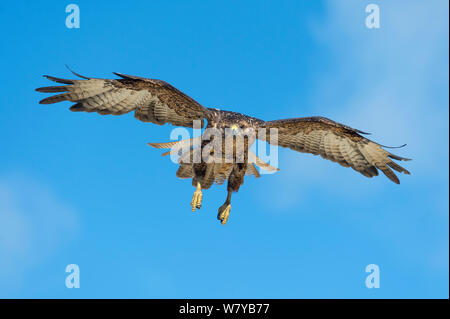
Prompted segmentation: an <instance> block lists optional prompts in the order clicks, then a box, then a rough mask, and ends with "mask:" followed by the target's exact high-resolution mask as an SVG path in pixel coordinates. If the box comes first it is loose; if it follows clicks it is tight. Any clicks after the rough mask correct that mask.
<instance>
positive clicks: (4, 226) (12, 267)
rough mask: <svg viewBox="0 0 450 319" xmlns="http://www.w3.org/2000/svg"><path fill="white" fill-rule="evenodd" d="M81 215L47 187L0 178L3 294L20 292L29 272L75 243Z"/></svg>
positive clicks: (20, 177)
mask: <svg viewBox="0 0 450 319" xmlns="http://www.w3.org/2000/svg"><path fill="white" fill-rule="evenodd" d="M77 230H78V220H77V214H76V212H75V211H74V209H73V208H71V207H69V206H68V205H66V204H64V203H62V202H61V200H59V199H58V198H57V197H56V196H55V194H54V193H53V192H52V191H51V190H49V189H48V188H47V187H46V186H45V185H43V184H42V183H39V182H37V181H35V180H33V179H30V178H29V177H25V176H23V175H17V174H15V175H8V176H6V177H5V176H3V177H1V178H0V287H1V289H0V293H1V294H2V295H4V296H8V295H9V294H10V293H13V292H14V291H17V290H18V289H19V288H20V287H21V285H23V281H24V280H25V279H26V276H27V272H28V271H30V270H32V269H33V267H35V266H38V265H39V264H40V263H42V262H44V261H45V260H46V259H47V258H49V257H50V256H51V255H52V254H53V253H54V252H55V251H56V250H57V249H58V248H59V247H61V246H62V245H63V244H64V243H67V241H68V240H71V239H72V238H73V236H74V235H75V234H76V232H77Z"/></svg>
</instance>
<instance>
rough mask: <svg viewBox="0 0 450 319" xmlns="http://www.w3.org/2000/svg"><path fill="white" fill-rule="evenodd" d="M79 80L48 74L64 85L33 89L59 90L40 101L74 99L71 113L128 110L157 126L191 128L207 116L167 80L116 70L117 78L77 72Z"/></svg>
mask: <svg viewBox="0 0 450 319" xmlns="http://www.w3.org/2000/svg"><path fill="white" fill-rule="evenodd" d="M74 74H75V75H77V76H79V77H81V78H82V79H81V80H68V79H61V78H56V77H52V76H47V75H46V76H45V77H46V78H47V79H49V80H51V81H54V82H57V83H62V84H66V85H64V86H48V87H41V88H38V89H36V91H38V92H44V93H59V92H64V93H61V94H57V95H54V96H50V97H48V98H45V99H43V100H42V101H40V103H41V104H53V103H58V102H62V101H70V102H76V104H74V105H73V106H72V107H71V108H70V110H71V111H74V112H97V113H99V114H102V115H107V114H112V115H121V114H125V113H128V112H131V111H134V112H135V117H136V118H137V119H138V120H141V121H143V122H152V123H155V124H158V125H163V124H165V123H170V124H173V125H177V126H187V127H192V125H193V121H194V120H199V121H201V125H202V127H203V125H204V119H205V118H206V117H207V114H208V112H207V109H205V108H204V107H203V106H202V105H200V104H199V103H198V102H197V101H195V100H194V99H192V98H190V97H189V96H187V95H186V94H184V93H183V92H181V91H179V90H178V89H176V88H175V87H173V86H171V85H170V84H169V83H167V82H164V81H160V80H154V79H146V78H142V77H137V76H131V75H124V74H119V73H117V74H116V75H118V76H120V77H121V79H114V80H110V79H97V78H88V77H85V76H82V75H79V74H76V73H74Z"/></svg>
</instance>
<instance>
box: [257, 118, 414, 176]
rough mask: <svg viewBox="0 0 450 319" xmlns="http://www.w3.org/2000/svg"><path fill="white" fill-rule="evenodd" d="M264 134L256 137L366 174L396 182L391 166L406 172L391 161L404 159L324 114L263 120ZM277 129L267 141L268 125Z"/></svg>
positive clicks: (269, 127) (398, 170)
mask: <svg viewBox="0 0 450 319" xmlns="http://www.w3.org/2000/svg"><path fill="white" fill-rule="evenodd" d="M260 127H261V128H266V135H265V136H264V137H262V138H261V137H260V136H259V138H261V139H264V140H266V141H267V142H269V143H272V144H277V145H279V146H281V147H288V148H290V149H292V150H295V151H299V152H304V153H311V154H314V155H320V156H321V157H323V158H325V159H328V160H331V161H333V162H337V163H339V164H340V165H342V166H344V167H351V168H353V169H354V170H356V171H357V172H359V173H361V174H362V175H364V176H366V177H373V176H377V175H378V170H380V171H382V172H383V173H384V175H386V177H388V178H389V179H390V180H391V181H393V182H394V183H396V184H399V183H400V181H399V179H398V177H397V176H396V175H395V173H394V172H393V171H392V170H391V168H392V169H393V170H395V171H397V172H399V173H405V174H410V173H409V172H408V171H407V170H406V169H405V168H403V167H401V166H400V165H398V164H397V163H395V162H394V161H393V159H394V160H399V161H407V160H409V159H407V158H403V157H400V156H397V155H394V154H391V153H389V152H388V151H386V150H385V149H383V147H382V146H381V145H380V144H377V143H375V142H373V141H370V140H369V139H367V138H365V137H363V136H362V135H361V134H368V133H365V132H363V131H360V130H357V129H354V128H351V127H349V126H346V125H343V124H340V123H337V122H334V121H332V120H330V119H327V118H324V117H306V118H294V119H286V120H277V121H271V122H264V123H263V124H262V125H260ZM272 128H275V129H277V130H278V141H271V137H270V129H272Z"/></svg>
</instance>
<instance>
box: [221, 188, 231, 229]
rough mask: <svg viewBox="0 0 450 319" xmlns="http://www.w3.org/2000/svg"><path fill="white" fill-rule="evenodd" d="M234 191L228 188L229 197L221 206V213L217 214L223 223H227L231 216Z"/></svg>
mask: <svg viewBox="0 0 450 319" xmlns="http://www.w3.org/2000/svg"><path fill="white" fill-rule="evenodd" d="M232 192H233V191H231V190H228V195H227V199H226V200H225V203H224V204H223V205H222V206H220V207H219V213H218V214H217V219H218V220H220V222H221V223H222V225H225V224H226V223H227V220H228V217H230V211H231V194H232Z"/></svg>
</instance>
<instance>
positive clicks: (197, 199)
mask: <svg viewBox="0 0 450 319" xmlns="http://www.w3.org/2000/svg"><path fill="white" fill-rule="evenodd" d="M202 198H203V194H202V187H201V185H200V183H197V190H196V191H195V192H194V195H192V201H191V207H192V212H195V209H196V208H197V209H200V208H201V207H202Z"/></svg>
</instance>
